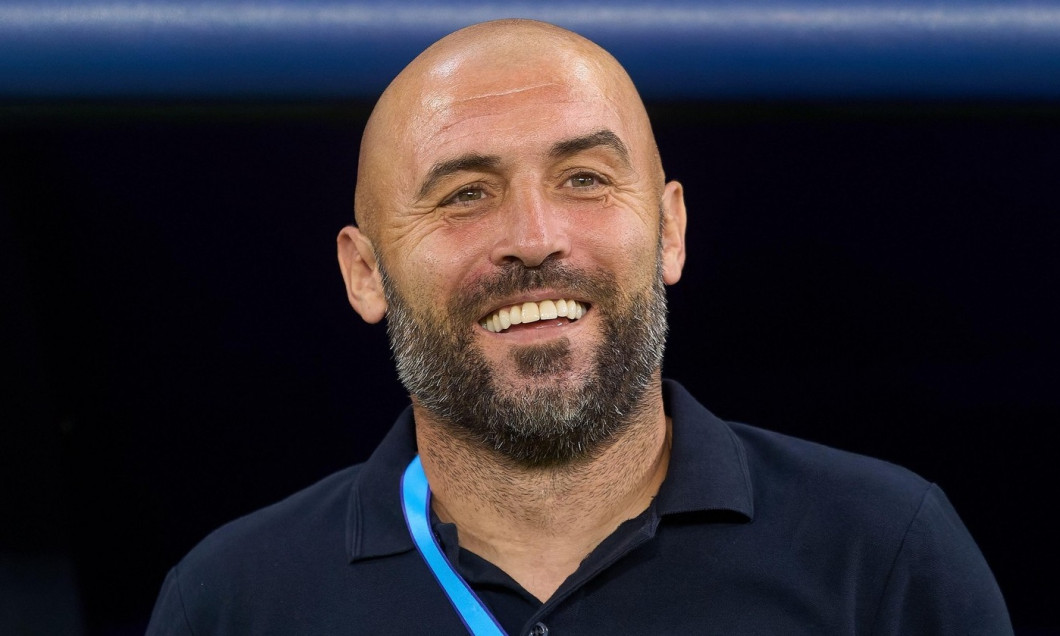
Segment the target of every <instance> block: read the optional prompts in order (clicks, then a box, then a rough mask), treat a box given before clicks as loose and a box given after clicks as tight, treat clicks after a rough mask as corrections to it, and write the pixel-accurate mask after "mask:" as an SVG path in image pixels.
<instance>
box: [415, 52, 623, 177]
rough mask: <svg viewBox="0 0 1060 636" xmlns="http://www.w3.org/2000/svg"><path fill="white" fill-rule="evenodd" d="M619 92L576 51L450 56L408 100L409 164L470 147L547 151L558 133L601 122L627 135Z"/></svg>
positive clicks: (499, 151)
mask: <svg viewBox="0 0 1060 636" xmlns="http://www.w3.org/2000/svg"><path fill="white" fill-rule="evenodd" d="M513 62H514V63H513ZM615 92H616V91H615V90H614V86H613V85H611V84H609V82H608V81H607V76H606V74H605V73H604V72H602V70H601V69H600V68H599V67H598V66H597V65H596V64H595V63H594V62H593V61H592V60H586V59H583V58H580V57H577V56H569V55H566V56H556V58H554V59H547V60H542V59H540V58H538V59H535V60H509V61H508V62H506V63H503V64H497V63H483V61H482V60H481V59H466V58H452V59H449V60H446V61H444V62H442V63H440V64H438V65H437V66H435V67H433V68H432V69H431V71H430V72H429V73H428V74H426V76H425V78H424V82H423V83H422V85H421V87H420V90H419V91H418V92H417V95H416V99H415V100H414V101H413V103H411V104H410V105H409V106H410V108H409V111H408V115H407V119H406V120H405V122H406V126H405V128H404V132H405V135H404V137H405V139H404V141H405V143H404V144H403V146H404V147H405V150H406V152H407V158H408V160H409V161H410V162H411V163H412V164H413V166H409V167H410V168H412V167H414V166H419V167H421V169H422V166H424V165H425V164H429V163H431V162H434V161H437V160H438V159H440V158H444V157H445V156H448V155H459V154H462V153H467V152H476V153H480V154H490V155H499V156H502V157H503V156H505V155H506V154H508V153H513V152H517V153H523V154H525V153H531V154H532V153H534V152H544V151H545V149H546V148H548V147H550V146H551V144H552V143H554V142H555V141H556V140H559V139H564V138H570V137H574V136H578V135H581V134H585V133H588V132H592V131H596V130H600V129H609V130H613V131H615V133H616V134H618V135H619V137H623V138H626V137H629V136H630V135H629V134H628V132H627V128H628V126H627V122H626V120H627V119H628V117H626V116H624V113H623V108H622V104H621V101H620V100H619V99H617V98H616V96H615ZM627 143H630V140H628V139H627Z"/></svg>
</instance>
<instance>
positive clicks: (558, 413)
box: [377, 253, 667, 467]
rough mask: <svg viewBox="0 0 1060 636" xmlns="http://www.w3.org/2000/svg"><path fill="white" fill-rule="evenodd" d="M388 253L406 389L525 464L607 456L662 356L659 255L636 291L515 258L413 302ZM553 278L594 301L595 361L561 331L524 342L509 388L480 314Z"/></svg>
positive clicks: (514, 358) (455, 428)
mask: <svg viewBox="0 0 1060 636" xmlns="http://www.w3.org/2000/svg"><path fill="white" fill-rule="evenodd" d="M377 262H378V263H379V269H380V274H381V275H382V281H383V291H384V294H385V296H386V300H387V303H388V309H387V335H388V336H389V338H390V348H391V350H392V351H393V353H394V359H395V362H396V366H397V372H398V377H399V378H400V379H401V382H402V384H403V385H404V386H405V389H406V390H407V391H408V392H409V393H410V394H411V395H412V396H414V397H415V398H416V400H417V401H418V402H419V405H420V406H421V407H422V408H424V409H426V410H427V411H428V412H430V413H431V414H432V415H433V416H434V417H436V418H437V419H438V420H439V421H440V422H442V423H443V425H444V426H446V428H447V429H448V430H449V431H450V433H452V434H453V435H455V436H457V437H459V438H461V439H464V440H466V441H468V442H470V443H472V444H475V445H479V446H481V447H485V448H488V449H490V450H492V451H495V452H497V453H499V454H500V455H501V456H503V457H505V458H507V459H508V460H510V461H512V462H515V463H516V464H517V465H520V466H524V467H554V466H560V465H564V464H569V463H572V462H574V461H577V460H579V459H583V458H591V457H593V456H595V455H597V454H598V453H599V452H600V451H602V450H603V449H605V448H607V447H608V446H609V445H610V444H611V443H612V442H613V441H614V440H616V439H618V437H619V436H620V435H621V434H622V433H623V431H625V430H626V429H627V428H628V427H629V426H630V425H631V423H632V422H633V421H634V419H635V418H636V417H637V415H638V414H639V410H638V409H639V408H640V407H641V406H642V398H643V397H644V394H645V391H646V390H647V388H648V387H649V386H650V385H651V383H652V380H653V379H654V378H655V377H656V374H657V373H658V371H659V369H660V367H661V365H662V357H663V349H664V347H665V342H666V332H667V322H666V293H665V288H664V285H663V281H662V270H661V267H662V265H661V260H660V257H659V254H658V253H657V255H656V263H655V276H654V279H653V281H652V284H651V285H650V286H649V287H648V288H647V289H645V290H644V291H642V292H640V293H639V294H636V295H629V294H626V293H623V292H622V290H621V289H620V288H619V285H618V283H617V281H616V280H615V277H614V275H612V274H611V273H609V272H604V271H591V272H582V271H575V270H572V269H571V268H568V267H566V266H564V265H562V264H560V263H559V262H558V261H554V260H547V261H545V262H544V263H543V264H542V265H540V266H538V267H535V268H527V267H525V266H523V265H522V264H521V263H518V262H513V263H508V264H506V265H505V266H503V267H502V268H501V269H499V270H498V271H497V272H496V273H495V274H492V275H490V276H488V277H486V278H484V279H482V280H480V281H478V282H477V283H476V284H474V285H473V286H472V287H470V288H469V289H467V290H464V291H463V292H461V293H458V294H456V295H455V296H454V297H453V298H452V300H450V301H449V302H448V303H447V305H446V307H445V311H444V312H437V311H434V312H431V311H417V310H415V309H413V308H412V306H411V305H410V304H409V303H408V302H407V301H406V299H405V298H404V297H402V295H401V294H400V293H399V292H398V290H397V289H396V287H395V285H394V284H393V282H392V280H391V279H390V278H389V277H388V276H387V274H386V271H385V269H384V267H383V264H382V261H381V260H378V259H377ZM546 287H548V288H553V289H560V290H563V294H564V296H565V297H570V295H572V294H573V295H574V296H576V297H580V298H591V299H594V301H593V302H594V304H593V305H592V307H591V311H593V312H594V313H596V314H597V315H598V316H599V317H600V321H601V323H602V325H603V330H602V333H600V334H598V343H597V344H596V345H595V346H594V347H593V348H592V350H591V351H590V363H589V365H588V367H589V370H588V372H583V373H575V372H574V367H575V363H576V360H575V354H574V352H573V351H572V349H571V344H570V341H569V339H567V338H566V337H561V338H557V339H555V340H553V341H551V342H548V343H546V344H540V345H524V346H519V347H514V348H513V349H512V351H511V354H510V358H511V360H510V361H511V362H512V369H513V370H514V372H515V375H517V376H518V377H517V380H516V382H514V383H512V385H510V386H505V384H504V383H503V382H502V381H501V380H500V379H499V378H500V377H501V376H502V374H501V373H499V370H498V369H495V368H494V365H493V364H491V363H490V362H489V360H488V359H487V358H486V356H485V354H484V352H483V351H482V349H481V348H480V347H479V346H478V345H477V344H476V343H475V329H477V328H478V327H477V323H478V319H479V318H480V317H481V315H482V314H483V313H485V312H486V311H487V310H488V309H489V308H491V307H493V306H495V303H492V304H491V302H490V299H492V298H500V297H504V296H511V295H514V294H520V293H528V292H532V291H533V290H536V289H543V288H546ZM476 312H477V313H476ZM578 366H584V365H578ZM519 380H523V381H521V382H520V381H519Z"/></svg>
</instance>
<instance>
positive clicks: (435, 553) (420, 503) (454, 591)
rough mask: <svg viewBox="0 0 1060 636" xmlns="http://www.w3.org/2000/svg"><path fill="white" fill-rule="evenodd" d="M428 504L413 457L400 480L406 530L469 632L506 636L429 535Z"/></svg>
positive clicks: (421, 474)
mask: <svg viewBox="0 0 1060 636" xmlns="http://www.w3.org/2000/svg"><path fill="white" fill-rule="evenodd" d="M430 505H431V489H430V487H429V486H428V485H427V475H425V474H424V472H423V464H422V463H421V462H420V456H419V455H416V456H415V457H414V458H412V461H411V462H409V466H408V468H406V469H405V474H404V475H402V477H401V507H402V509H403V510H404V511H405V524H406V525H408V527H409V534H411V535H412V541H413V542H414V543H415V544H416V549H417V550H419V552H420V556H422V557H423V560H424V561H426V562H427V567H429V568H430V569H431V573H433V574H434V578H436V579H438V584H439V585H441V586H442V590H444V591H445V594H446V596H448V597H449V602H450V603H452V604H453V608H454V609H455V610H456V612H457V614H459V615H460V620H462V621H463V622H464V626H466V627H467V630H468V632H470V633H471V634H473V635H474V636H506V634H505V633H504V629H502V628H501V626H500V624H499V623H498V622H497V619H495V618H493V614H491V613H490V611H489V609H487V608H486V606H485V605H483V604H482V601H481V600H479V597H478V596H477V595H476V594H475V592H474V590H472V589H471V588H470V587H468V584H467V582H466V581H464V579H463V578H462V577H461V576H460V575H459V574H457V573H456V570H454V569H453V566H452V564H451V563H449V559H447V558H445V553H443V552H442V549H441V548H440V547H439V546H438V540H437V539H435V538H434V533H433V532H431V521H430Z"/></svg>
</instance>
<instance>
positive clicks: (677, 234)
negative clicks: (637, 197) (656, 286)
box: [662, 181, 687, 285]
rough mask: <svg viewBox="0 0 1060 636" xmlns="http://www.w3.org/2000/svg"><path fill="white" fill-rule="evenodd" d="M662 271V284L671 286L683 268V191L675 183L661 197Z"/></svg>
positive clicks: (665, 188) (668, 185)
mask: <svg viewBox="0 0 1060 636" xmlns="http://www.w3.org/2000/svg"><path fill="white" fill-rule="evenodd" d="M662 214H663V223H662V269H663V282H665V283H666V284H667V285H673V284H674V283H676V282H677V281H679V280H681V271H682V270H683V269H684V267H685V224H686V222H687V217H686V215H685V189H684V187H683V186H682V185H681V184H680V183H678V182H677V181H671V182H669V183H667V184H666V187H664V188H663V196H662Z"/></svg>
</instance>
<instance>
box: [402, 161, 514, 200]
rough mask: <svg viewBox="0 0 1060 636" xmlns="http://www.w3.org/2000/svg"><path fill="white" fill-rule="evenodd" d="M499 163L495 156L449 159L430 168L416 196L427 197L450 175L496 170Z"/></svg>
mask: <svg viewBox="0 0 1060 636" xmlns="http://www.w3.org/2000/svg"><path fill="white" fill-rule="evenodd" d="M500 163H501V158H500V157H497V156H495V155H479V154H475V153H468V154H466V155H460V156H459V157H457V158H455V159H449V160H448V161H439V162H438V163H436V164H434V165H433V166H431V169H430V171H429V172H428V173H427V177H426V178H425V179H424V180H423V185H422V186H420V192H419V195H417V196H418V198H420V199H422V198H423V197H425V196H427V194H429V193H430V191H431V190H432V189H433V188H434V186H436V185H438V182H439V181H441V180H442V179H444V178H446V177H448V176H449V175H451V174H456V173H457V172H464V171H471V170H496V169H497V166H499V165H500Z"/></svg>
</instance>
